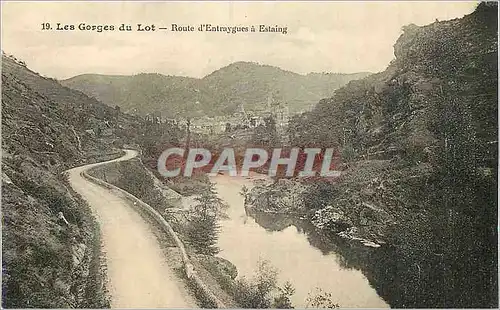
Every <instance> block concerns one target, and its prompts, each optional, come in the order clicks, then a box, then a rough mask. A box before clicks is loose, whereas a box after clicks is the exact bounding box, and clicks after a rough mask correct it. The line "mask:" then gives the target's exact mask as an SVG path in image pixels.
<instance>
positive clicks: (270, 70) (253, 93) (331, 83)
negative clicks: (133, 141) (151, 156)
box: [61, 62, 368, 117]
mask: <svg viewBox="0 0 500 310" xmlns="http://www.w3.org/2000/svg"><path fill="white" fill-rule="evenodd" d="M366 75H368V73H355V74H333V73H332V74H323V73H311V74H308V75H300V74H297V73H293V72H290V71H285V70H282V69H280V68H277V67H272V66H266V65H259V64H256V63H250V62H237V63H233V64H230V65H228V66H226V67H224V68H221V69H219V70H217V71H215V72H213V73H211V74H209V75H207V76H205V77H204V78H202V79H194V78H187V77H177V76H165V75H161V74H153V73H147V74H145V73H144V74H138V75H134V76H108V75H96V74H84V75H79V76H76V77H73V78H70V79H67V80H64V81H61V83H62V84H63V85H66V86H68V87H71V88H74V89H77V90H80V91H82V92H84V93H86V94H87V95H89V96H91V97H95V98H97V99H99V100H100V101H102V102H104V103H106V104H108V105H110V106H113V107H114V106H115V105H117V106H119V107H121V108H122V109H123V110H124V111H128V112H132V113H137V114H140V115H145V114H147V113H153V112H160V113H161V114H162V115H166V116H170V117H174V116H201V115H220V114H226V113H233V112H234V111H236V108H237V107H238V105H239V104H244V105H245V108H246V109H247V110H249V111H252V110H258V109H262V108H264V107H265V104H266V103H267V100H268V97H269V96H270V95H272V96H273V97H274V98H275V99H277V100H282V101H284V102H286V103H288V105H289V109H290V111H292V112H293V111H301V110H304V109H307V108H309V107H311V106H312V105H313V104H314V103H315V102H317V101H318V100H319V99H321V98H325V97H329V96H331V95H332V94H333V91H334V90H335V89H337V88H339V87H341V86H343V85H345V84H346V83H347V82H349V81H350V80H353V79H358V78H362V77H365V76H366Z"/></svg>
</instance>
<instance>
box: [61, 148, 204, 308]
mask: <svg viewBox="0 0 500 310" xmlns="http://www.w3.org/2000/svg"><path fill="white" fill-rule="evenodd" d="M136 155H137V152H136V151H130V150H127V151H126V155H125V156H123V157H121V158H118V159H115V160H112V161H108V162H103V163H98V164H91V165H86V166H82V167H77V168H74V169H71V170H68V175H69V182H70V184H71V186H72V187H73V189H74V190H75V191H76V192H78V193H79V194H80V195H82V197H83V198H84V199H85V200H86V201H87V202H88V203H89V205H90V206H91V208H92V212H93V214H94V216H95V217H96V219H97V221H98V223H99V225H100V227H101V234H102V237H101V238H102V241H103V251H104V253H105V256H106V263H107V268H108V271H107V274H108V280H109V284H108V289H109V291H110V294H111V307H113V308H193V307H197V306H196V303H195V301H194V299H193V298H192V297H191V296H190V295H189V294H188V292H187V291H186V289H185V286H184V284H183V283H182V282H180V280H178V278H177V277H176V275H175V274H174V273H173V271H172V270H171V269H170V268H169V266H167V264H166V260H165V257H164V254H163V252H162V249H161V247H160V245H159V243H158V241H157V240H156V238H155V236H154V235H153V233H152V232H151V230H150V227H149V226H148V225H149V224H148V223H147V222H146V221H145V220H144V219H143V218H142V217H141V216H140V215H139V214H138V213H137V212H136V211H134V209H133V208H132V207H131V206H130V205H129V204H130V202H128V201H126V200H124V199H123V198H121V197H118V196H116V195H114V194H113V193H112V192H110V191H109V190H107V189H105V188H103V187H101V186H98V185H96V184H93V183H91V182H89V181H88V180H86V179H85V178H83V177H82V176H81V175H80V173H81V172H82V171H84V170H88V169H89V168H92V167H95V166H98V165H102V164H106V163H109V162H113V161H123V160H128V159H131V158H133V157H135V156H136Z"/></svg>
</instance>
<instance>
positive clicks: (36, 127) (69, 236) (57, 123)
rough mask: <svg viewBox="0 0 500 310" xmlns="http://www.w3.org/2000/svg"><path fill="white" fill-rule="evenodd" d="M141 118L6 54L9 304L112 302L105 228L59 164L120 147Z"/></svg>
mask: <svg viewBox="0 0 500 310" xmlns="http://www.w3.org/2000/svg"><path fill="white" fill-rule="evenodd" d="M140 126H141V122H140V121H139V120H137V119H135V118H133V117H130V116H127V115H125V114H123V113H121V112H120V111H118V110H115V109H113V108H110V107H108V106H106V105H104V104H102V103H100V102H98V101H96V100H95V99H91V98H89V97H87V96H86V95H84V94H83V93H80V92H78V91H75V90H71V89H69V88H66V87H64V86H62V85H61V84H59V83H58V82H57V81H55V80H53V79H48V78H44V77H42V76H40V75H39V74H37V73H35V72H33V71H31V70H29V69H28V68H26V66H25V65H24V63H22V62H21V61H17V60H16V59H15V58H13V57H7V56H5V55H2V216H3V218H2V220H3V226H2V245H3V248H2V250H3V251H2V254H3V255H2V271H3V272H2V307H8V308H69V307H87V308H98V307H106V306H109V305H108V303H107V300H106V298H105V296H104V292H103V288H102V284H103V283H102V281H103V277H102V275H101V274H100V271H99V269H100V266H99V264H100V261H99V252H100V249H99V244H100V243H99V234H98V229H97V227H96V226H95V224H94V221H93V218H92V216H91V214H90V210H89V209H88V207H87V206H86V204H85V203H84V201H82V200H81V199H80V198H79V197H78V196H77V195H76V194H74V193H73V192H72V191H71V190H70V188H69V186H68V185H67V184H66V182H65V180H64V177H63V176H62V175H61V172H62V171H64V170H65V169H68V168H70V167H73V166H77V165H81V164H83V163H86V162H91V161H96V160H102V159H106V158H109V157H117V156H119V155H120V152H118V150H117V149H116V148H117V147H121V146H122V145H123V143H131V142H133V141H135V138H136V134H134V133H135V132H140V130H139V129H140V128H141V127H140Z"/></svg>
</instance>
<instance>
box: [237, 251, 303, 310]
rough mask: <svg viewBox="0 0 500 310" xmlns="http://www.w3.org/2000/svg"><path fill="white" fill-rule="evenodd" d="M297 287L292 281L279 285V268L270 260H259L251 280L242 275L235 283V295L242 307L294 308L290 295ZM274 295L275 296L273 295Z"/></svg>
mask: <svg viewBox="0 0 500 310" xmlns="http://www.w3.org/2000/svg"><path fill="white" fill-rule="evenodd" d="M294 292H295V289H294V288H293V286H292V284H291V283H290V282H286V283H285V284H284V286H283V287H280V286H278V270H277V269H276V268H275V267H273V266H272V265H271V264H270V263H269V261H266V260H262V261H259V262H258V265H257V271H256V273H255V276H254V277H253V278H252V279H251V280H247V279H246V278H244V277H242V278H241V279H238V280H237V281H236V283H235V286H234V290H233V296H234V299H235V301H236V302H237V303H238V305H239V306H240V307H242V308H256V309H259V308H260V309H263V308H281V309H288V308H293V307H292V302H291V300H290V296H291V295H293V294H294ZM273 296H274V297H273Z"/></svg>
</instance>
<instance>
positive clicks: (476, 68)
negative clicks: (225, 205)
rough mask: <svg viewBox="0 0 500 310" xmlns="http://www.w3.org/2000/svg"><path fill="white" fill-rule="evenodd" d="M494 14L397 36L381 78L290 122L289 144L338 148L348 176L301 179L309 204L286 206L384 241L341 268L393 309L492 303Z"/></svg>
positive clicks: (343, 91)
mask: <svg viewBox="0 0 500 310" xmlns="http://www.w3.org/2000/svg"><path fill="white" fill-rule="evenodd" d="M497 14H498V6H497V4H496V3H493V2H491V3H484V2H483V3H481V4H480V5H479V6H478V7H477V8H476V10H475V11H474V12H473V13H471V14H469V15H467V16H465V17H463V18H461V19H454V20H449V21H441V22H439V21H436V22H434V23H432V24H430V25H427V26H423V27H417V26H415V25H409V26H406V27H404V28H403V31H404V33H403V34H402V35H401V37H400V38H399V39H398V40H397V42H396V43H395V45H394V53H395V56H396V59H395V60H394V61H392V62H391V63H390V64H389V66H388V67H387V69H386V70H385V71H383V72H381V73H377V74H374V75H371V76H369V77H367V78H364V79H362V80H357V81H351V82H349V83H348V84H347V85H346V86H345V87H343V88H340V89H339V90H337V91H336V92H335V95H334V96H332V97H330V98H327V99H323V100H321V101H320V102H319V104H318V105H317V106H316V107H315V109H313V110H312V111H311V112H308V113H304V114H302V115H300V116H297V117H295V118H294V119H293V121H292V122H291V125H290V135H291V143H292V145H295V146H309V147H311V146H315V147H337V148H338V149H339V150H340V154H341V156H342V159H343V161H344V164H343V165H342V167H341V168H342V169H343V170H344V171H343V176H342V177H341V178H340V179H338V180H337V182H336V183H335V184H330V183H326V182H325V183H324V184H323V183H318V184H309V183H307V182H304V185H303V186H308V187H309V190H307V191H306V193H305V194H304V195H302V197H301V199H302V200H303V201H305V203H304V204H303V205H293V206H288V207H289V208H292V207H293V208H294V210H296V209H301V212H304V213H305V214H306V215H307V216H308V217H309V219H310V221H311V223H313V225H315V226H316V228H317V229H318V230H321V231H322V232H323V233H324V234H325V235H326V236H329V237H330V238H338V235H337V233H339V232H342V234H343V236H344V237H346V236H347V237H349V236H350V237H352V238H354V237H361V238H365V239H368V240H371V241H373V242H376V243H380V244H382V245H383V246H382V247H380V248H379V249H377V250H374V251H372V252H369V254H366V257H363V259H359V257H356V255H353V253H346V255H345V264H346V265H347V266H350V267H356V268H361V269H362V270H363V271H364V273H365V275H366V276H367V278H368V279H369V280H370V282H371V284H372V285H373V286H374V287H375V288H376V289H377V292H378V293H379V294H380V295H381V296H383V297H384V299H386V300H387V301H388V302H389V304H390V305H391V306H392V307H398V308H402V307H414V308H421V307H424V308H425V307H445V308H462V307H497V306H498V287H497V284H498V280H497V275H498V274H497V254H498V252H497V250H498V248H497V246H498V243H497V215H498V214H497V208H498V205H497V192H498V187H497V186H498V179H497V176H498V100H497V98H498V71H497V70H498V61H497V57H498V44H497V40H498V34H497V30H498V29H497ZM276 186H277V187H276ZM273 190H274V191H277V192H283V189H282V188H280V187H279V184H278V185H275V186H273V187H272V188H270V193H272V192H273ZM254 195H255V197H257V198H258V197H261V196H262V189H260V191H259V190H256V191H255V193H254ZM271 205H278V206H279V205H280V202H279V201H277V202H274V203H272V204H271ZM257 208H262V206H257ZM263 208H264V209H265V208H266V207H265V206H264V207H263ZM284 210H285V212H286V210H288V209H286V208H284ZM346 227H348V228H349V229H347V230H346ZM353 256H354V257H353ZM358 256H359V255H358Z"/></svg>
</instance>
